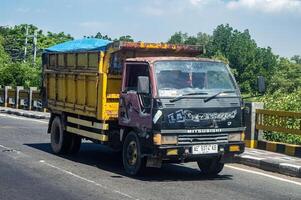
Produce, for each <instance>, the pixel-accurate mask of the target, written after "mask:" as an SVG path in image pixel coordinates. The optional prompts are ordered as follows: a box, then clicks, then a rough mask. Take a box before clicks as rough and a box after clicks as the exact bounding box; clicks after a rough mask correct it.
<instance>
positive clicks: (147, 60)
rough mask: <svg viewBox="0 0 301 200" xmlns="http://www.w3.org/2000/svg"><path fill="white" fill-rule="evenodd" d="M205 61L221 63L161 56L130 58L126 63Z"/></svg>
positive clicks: (205, 59)
mask: <svg viewBox="0 0 301 200" xmlns="http://www.w3.org/2000/svg"><path fill="white" fill-rule="evenodd" d="M171 60H179V61H187V60H189V61H203V62H221V61H219V60H214V59H209V58H195V57H174V56H160V57H137V58H128V59H126V61H131V62H147V63H154V62H156V61H171Z"/></svg>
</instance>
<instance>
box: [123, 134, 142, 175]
mask: <svg viewBox="0 0 301 200" xmlns="http://www.w3.org/2000/svg"><path fill="white" fill-rule="evenodd" d="M122 160H123V166H124V169H125V171H126V173H128V174H130V175H137V174H138V173H140V172H141V171H142V169H143V168H144V167H145V159H144V158H142V156H141V148H140V142H139V138H138V136H137V135H136V134H135V133H134V132H130V133H129V134H128V135H127V136H126V138H125V141H124V143H123V151H122Z"/></svg>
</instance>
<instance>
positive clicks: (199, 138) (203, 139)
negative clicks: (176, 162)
mask: <svg viewBox="0 0 301 200" xmlns="http://www.w3.org/2000/svg"><path fill="white" fill-rule="evenodd" d="M227 142H228V134H185V135H184V134H183V135H178V145H190V144H217V143H227Z"/></svg>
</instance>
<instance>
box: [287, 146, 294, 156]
mask: <svg viewBox="0 0 301 200" xmlns="http://www.w3.org/2000/svg"><path fill="white" fill-rule="evenodd" d="M295 150H296V147H294V146H285V154H287V155H290V156H294V155H295Z"/></svg>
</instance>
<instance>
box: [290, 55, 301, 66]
mask: <svg viewBox="0 0 301 200" xmlns="http://www.w3.org/2000/svg"><path fill="white" fill-rule="evenodd" d="M291 60H292V61H295V62H296V63H297V64H301V56H299V55H294V56H293V57H292V58H291Z"/></svg>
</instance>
